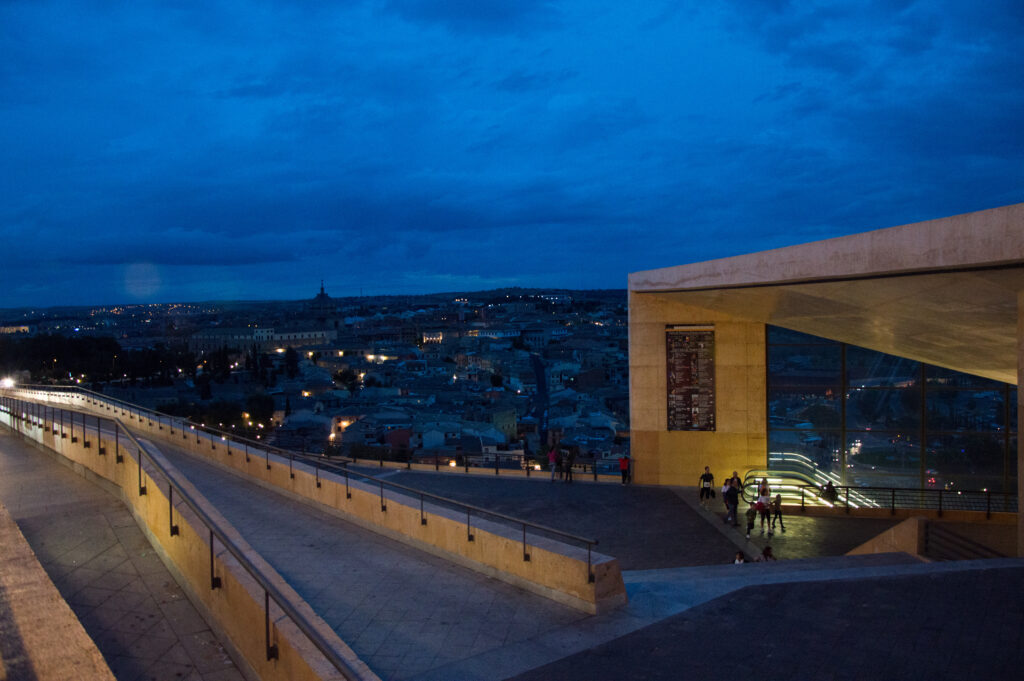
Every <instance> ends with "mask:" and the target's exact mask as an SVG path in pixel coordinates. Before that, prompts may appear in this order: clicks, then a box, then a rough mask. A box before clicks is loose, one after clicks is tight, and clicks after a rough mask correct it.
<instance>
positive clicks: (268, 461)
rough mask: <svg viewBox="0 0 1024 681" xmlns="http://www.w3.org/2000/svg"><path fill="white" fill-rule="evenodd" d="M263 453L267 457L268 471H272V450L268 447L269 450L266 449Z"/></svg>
mask: <svg viewBox="0 0 1024 681" xmlns="http://www.w3.org/2000/svg"><path fill="white" fill-rule="evenodd" d="M263 453H264V455H266V457H267V470H268V471H269V470H270V448H269V447H268V448H267V449H264V450H263Z"/></svg>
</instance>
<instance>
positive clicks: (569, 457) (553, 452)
mask: <svg viewBox="0 0 1024 681" xmlns="http://www.w3.org/2000/svg"><path fill="white" fill-rule="evenodd" d="M575 463H576V448H575V447H570V448H569V449H568V450H567V451H566V453H565V454H564V455H563V454H562V448H561V447H559V446H558V445H551V449H549V450H548V466H549V467H550V468H551V482H554V481H555V476H556V475H557V476H558V479H559V480H563V481H565V482H572V467H573V465H574V464H575Z"/></svg>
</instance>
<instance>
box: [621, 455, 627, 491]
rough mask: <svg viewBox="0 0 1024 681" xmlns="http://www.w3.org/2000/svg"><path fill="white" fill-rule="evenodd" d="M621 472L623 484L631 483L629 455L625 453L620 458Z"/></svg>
mask: <svg viewBox="0 0 1024 681" xmlns="http://www.w3.org/2000/svg"><path fill="white" fill-rule="evenodd" d="M619 472H620V473H622V484H623V485H625V484H626V483H627V482H629V454H628V453H623V455H622V456H620V457H619Z"/></svg>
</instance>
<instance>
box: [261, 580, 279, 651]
mask: <svg viewBox="0 0 1024 681" xmlns="http://www.w3.org/2000/svg"><path fill="white" fill-rule="evenodd" d="M263 628H264V633H265V634H266V641H267V661H268V662H269V661H270V660H276V659H277V644H274V645H271V644H270V592H269V591H267V590H266V589H265V588H264V589H263Z"/></svg>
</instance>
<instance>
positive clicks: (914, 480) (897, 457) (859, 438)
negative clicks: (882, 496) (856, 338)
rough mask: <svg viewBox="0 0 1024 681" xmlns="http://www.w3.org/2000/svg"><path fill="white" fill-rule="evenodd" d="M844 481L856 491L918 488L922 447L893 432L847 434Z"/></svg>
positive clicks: (900, 433) (903, 435)
mask: <svg viewBox="0 0 1024 681" xmlns="http://www.w3.org/2000/svg"><path fill="white" fill-rule="evenodd" d="M846 447H847V449H846V480H847V483H848V484H850V485H854V486H856V487H910V488H917V487H920V486H921V443H920V442H919V441H918V438H917V436H916V435H908V434H907V433H905V432H896V431H888V432H886V431H871V432H864V433H849V434H848V435H847V439H846Z"/></svg>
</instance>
